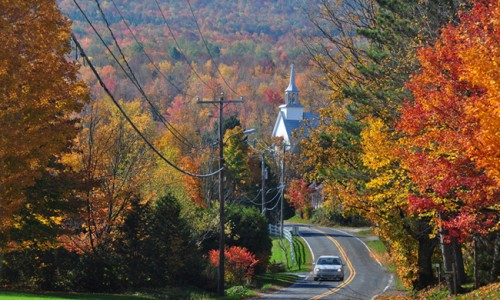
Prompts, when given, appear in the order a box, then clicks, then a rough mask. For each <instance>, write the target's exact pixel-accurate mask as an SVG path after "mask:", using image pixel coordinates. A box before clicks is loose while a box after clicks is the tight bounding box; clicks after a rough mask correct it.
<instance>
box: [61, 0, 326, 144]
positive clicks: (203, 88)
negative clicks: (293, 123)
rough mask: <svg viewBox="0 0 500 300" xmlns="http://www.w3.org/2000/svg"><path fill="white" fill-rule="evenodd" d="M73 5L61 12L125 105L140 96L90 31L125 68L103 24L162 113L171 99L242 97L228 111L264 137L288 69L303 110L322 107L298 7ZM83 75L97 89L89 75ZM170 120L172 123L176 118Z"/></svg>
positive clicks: (286, 2)
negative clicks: (295, 75)
mask: <svg viewBox="0 0 500 300" xmlns="http://www.w3.org/2000/svg"><path fill="white" fill-rule="evenodd" d="M76 3H78V4H79V6H80V8H81V10H80V9H79V7H78V6H77V5H76ZM76 3H75V1H72V0H63V1H60V7H61V9H62V11H63V12H64V13H65V14H67V15H68V16H69V17H70V18H71V20H72V21H73V29H74V31H75V33H76V35H77V36H78V37H79V38H80V39H81V41H82V45H83V47H84V48H85V49H86V52H87V53H88V55H89V56H91V57H92V60H93V61H94V63H95V65H96V66H97V67H98V70H99V71H100V72H101V75H102V76H103V78H104V79H105V82H106V84H107V85H108V86H109V87H110V89H111V91H112V92H113V93H114V94H115V96H116V97H117V98H123V99H124V100H131V99H133V98H137V97H140V96H141V94H140V93H139V91H138V89H137V88H135V87H134V86H133V85H132V84H130V81H129V80H128V79H127V77H126V75H125V73H124V72H123V70H121V68H120V66H119V65H118V64H117V62H116V61H114V60H113V57H112V56H111V55H110V54H109V53H108V52H107V50H106V48H105V46H104V45H103V43H102V42H101V41H100V37H98V36H97V35H96V33H95V31H94V30H93V29H92V27H91V26H95V29H96V30H97V32H99V34H100V35H101V37H102V39H103V40H104V41H105V43H106V45H107V46H109V47H110V49H112V50H113V51H114V52H115V53H116V54H115V55H116V56H117V58H118V59H119V61H120V62H121V63H122V64H123V65H125V64H124V63H123V58H122V57H121V56H120V55H118V53H119V52H118V49H117V46H116V44H115V42H114V41H113V38H112V36H111V33H110V30H109V29H108V28H107V27H106V22H107V23H108V24H109V28H110V29H111V30H112V32H113V35H114V37H115V38H116V42H117V43H118V45H119V46H120V48H121V49H122V50H123V53H124V56H125V58H126V59H127V60H128V62H129V64H130V67H131V69H132V71H133V73H134V74H135V76H136V77H137V78H138V82H139V83H140V84H141V85H142V87H143V89H144V92H145V93H146V95H147V96H148V97H149V98H150V99H151V100H152V101H153V102H154V103H155V104H156V105H158V107H159V108H160V110H161V111H163V112H165V111H166V110H167V109H168V108H169V107H171V106H172V105H175V104H173V102H175V100H176V99H177V101H181V102H182V103H183V104H186V102H189V101H192V100H193V99H194V98H195V97H201V98H204V99H206V98H208V99H211V98H213V97H218V96H216V95H215V94H217V95H218V93H220V92H221V91H223V92H224V93H225V95H226V97H227V98H239V97H240V96H243V97H245V99H246V101H245V103H244V104H243V105H240V106H238V107H237V108H236V107H235V108H233V109H232V112H231V114H236V115H237V116H238V117H240V118H241V120H242V122H243V123H244V124H243V126H244V127H256V128H257V129H259V134H261V135H269V134H270V131H271V130H272V127H273V125H274V122H275V118H276V113H277V107H278V105H280V104H282V103H284V100H283V97H284V89H285V88H286V86H287V84H288V82H287V80H288V76H289V72H290V65H291V64H292V63H293V64H295V65H296V70H297V72H298V85H299V88H300V89H301V93H302V95H304V97H303V98H302V99H303V100H302V101H303V102H304V103H303V104H304V105H306V107H307V106H310V109H312V110H314V109H315V108H317V107H319V106H321V105H322V103H324V100H322V99H324V98H325V97H324V96H322V95H320V94H319V93H318V92H317V91H316V90H317V88H314V87H313V84H312V82H311V76H310V72H311V71H310V69H311V67H310V65H309V60H310V57H309V55H308V53H307V51H306V50H305V48H304V46H303V43H302V42H301V39H302V38H303V37H305V36H307V37H308V38H310V37H311V36H314V34H315V31H314V28H313V26H312V23H310V21H309V20H308V17H307V15H306V14H304V9H305V7H303V6H302V5H303V3H302V2H301V1H295V0H276V1H189V2H188V1H155V0H150V1H119V0H113V1H101V2H100V8H99V7H98V6H97V4H96V2H95V1H77V2H76ZM308 9H309V8H308ZM82 11H83V13H82ZM84 14H85V15H84ZM103 15H104V16H105V18H106V19H104V18H103ZM91 24H92V25H91ZM82 73H83V77H84V79H85V80H86V81H87V82H89V83H90V84H91V85H95V82H96V80H95V78H93V77H94V76H93V75H91V74H89V70H88V69H85V68H84V69H83V70H82ZM94 91H95V92H96V94H97V95H99V94H100V93H101V90H100V89H94ZM189 109H191V110H199V111H200V112H201V111H202V110H203V109H207V108H205V107H199V106H198V107H197V106H190V107H189ZM207 114H208V113H207V112H205V113H202V115H207ZM171 117H172V118H173V119H174V122H175V118H177V117H178V116H174V115H172V116H171Z"/></svg>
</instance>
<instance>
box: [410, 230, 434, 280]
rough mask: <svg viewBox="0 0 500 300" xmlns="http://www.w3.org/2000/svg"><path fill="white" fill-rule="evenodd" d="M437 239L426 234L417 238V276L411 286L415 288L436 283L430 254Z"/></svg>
mask: <svg viewBox="0 0 500 300" xmlns="http://www.w3.org/2000/svg"><path fill="white" fill-rule="evenodd" d="M438 242H439V240H438V239H437V238H433V239H430V238H429V236H428V235H425V237H421V238H420V239H419V240H418V277H417V281H416V282H415V283H414V284H413V286H414V287H415V288H416V289H417V290H420V289H423V288H426V287H428V286H430V285H433V284H435V283H436V278H435V277H434V272H433V271H432V254H433V253H434V250H435V248H436V246H437V245H438Z"/></svg>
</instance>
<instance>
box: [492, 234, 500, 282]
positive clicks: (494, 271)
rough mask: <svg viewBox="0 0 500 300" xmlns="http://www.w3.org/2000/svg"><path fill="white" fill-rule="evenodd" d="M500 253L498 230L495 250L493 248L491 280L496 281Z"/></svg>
mask: <svg viewBox="0 0 500 300" xmlns="http://www.w3.org/2000/svg"><path fill="white" fill-rule="evenodd" d="M499 255H500V235H499V234H498V232H496V233H495V240H494V250H493V259H492V260H491V262H492V264H491V270H490V282H495V279H496V275H497V272H498V270H497V268H498V266H497V264H498V263H497V260H498V256H499Z"/></svg>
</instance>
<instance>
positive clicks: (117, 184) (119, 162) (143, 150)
mask: <svg viewBox="0 0 500 300" xmlns="http://www.w3.org/2000/svg"><path fill="white" fill-rule="evenodd" d="M121 105H122V106H123V107H124V109H125V111H127V114H128V115H129V116H130V118H131V119H132V120H133V122H134V123H135V124H136V126H137V127H138V128H139V129H140V130H141V131H142V132H143V134H144V136H145V137H147V138H149V139H150V140H153V139H154V137H155V126H154V123H153V120H152V117H151V115H150V114H149V113H148V112H144V111H143V108H142V106H141V103H140V102H139V101H134V102H130V103H123V102H121ZM152 155H153V153H152V152H151V151H150V150H149V148H148V147H147V145H146V144H145V143H144V141H143V140H142V139H141V138H140V137H139V136H138V135H137V133H136V132H135V131H134V130H133V129H132V127H131V126H130V125H129V124H128V122H127V121H126V120H125V118H124V117H123V116H122V115H121V113H120V112H119V110H118V109H117V108H116V107H115V106H114V104H112V103H111V102H108V101H107V100H106V99H103V100H96V101H93V102H92V103H90V104H89V105H88V106H87V107H86V109H85V111H84V112H83V113H82V128H81V132H80V135H79V136H78V138H77V140H76V143H75V148H74V152H73V153H71V154H68V155H66V156H65V157H64V161H65V162H66V163H67V164H68V165H71V166H72V168H73V169H74V170H79V171H81V172H82V173H84V174H85V182H86V183H89V184H91V183H92V184H93V185H94V186H90V187H89V188H88V189H87V190H86V191H85V192H83V193H82V195H81V197H82V198H83V199H84V201H85V208H84V209H83V210H82V215H81V219H80V220H79V221H80V222H81V225H80V227H81V231H80V233H79V234H77V235H68V239H67V240H66V241H67V242H68V247H72V248H73V249H76V250H79V251H83V252H89V251H92V252H98V251H99V250H100V248H101V246H102V245H106V243H109V242H110V241H111V235H112V232H113V231H114V230H115V229H116V228H117V226H119V225H120V224H121V222H122V221H123V217H124V213H125V212H126V210H127V208H128V207H129V205H130V203H131V201H132V200H133V199H134V198H137V197H139V198H141V200H142V201H147V200H148V199H150V198H152V197H154V196H156V195H155V194H148V193H147V192H146V191H148V189H147V188H148V186H149V185H150V183H151V177H152V174H151V170H152V167H153V166H154V164H153V162H154V160H153V156H152Z"/></svg>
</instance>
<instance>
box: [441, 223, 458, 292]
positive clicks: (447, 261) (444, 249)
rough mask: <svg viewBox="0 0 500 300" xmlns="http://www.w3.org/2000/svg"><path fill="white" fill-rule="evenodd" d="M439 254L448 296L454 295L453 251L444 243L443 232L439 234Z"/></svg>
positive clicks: (449, 245)
mask: <svg viewBox="0 0 500 300" xmlns="http://www.w3.org/2000/svg"><path fill="white" fill-rule="evenodd" d="M440 243H441V254H442V256H443V268H444V274H445V277H446V285H447V286H448V292H449V293H450V295H456V293H457V291H456V276H455V272H454V271H455V267H454V266H453V265H454V262H453V251H452V249H451V244H449V243H445V242H444V237H443V232H441V233H440Z"/></svg>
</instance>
